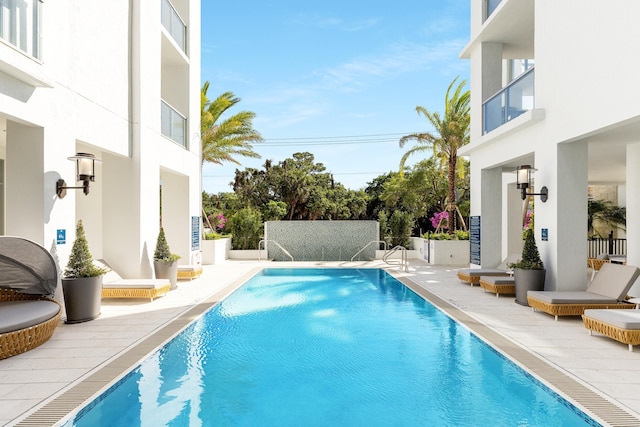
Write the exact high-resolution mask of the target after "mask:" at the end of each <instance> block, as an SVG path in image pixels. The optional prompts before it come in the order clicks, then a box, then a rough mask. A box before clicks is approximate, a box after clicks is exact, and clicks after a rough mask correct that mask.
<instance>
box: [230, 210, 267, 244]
mask: <svg viewBox="0 0 640 427" xmlns="http://www.w3.org/2000/svg"><path fill="white" fill-rule="evenodd" d="M228 227H229V230H230V231H231V234H232V238H231V245H232V246H233V249H240V250H243V249H258V244H259V243H260V239H261V238H262V234H263V223H262V214H261V213H260V211H258V210H257V209H253V208H244V209H241V210H239V211H238V212H236V213H235V214H233V216H232V217H231V218H230V219H229V224H228Z"/></svg>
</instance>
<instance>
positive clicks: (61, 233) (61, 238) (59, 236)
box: [56, 230, 67, 245]
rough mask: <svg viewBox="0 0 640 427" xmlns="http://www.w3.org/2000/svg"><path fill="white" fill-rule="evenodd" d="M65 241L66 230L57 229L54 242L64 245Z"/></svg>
mask: <svg viewBox="0 0 640 427" xmlns="http://www.w3.org/2000/svg"><path fill="white" fill-rule="evenodd" d="M65 243H67V230H57V231H56V244H57V245H64V244H65Z"/></svg>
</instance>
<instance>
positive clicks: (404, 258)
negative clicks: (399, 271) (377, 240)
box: [382, 245, 409, 271]
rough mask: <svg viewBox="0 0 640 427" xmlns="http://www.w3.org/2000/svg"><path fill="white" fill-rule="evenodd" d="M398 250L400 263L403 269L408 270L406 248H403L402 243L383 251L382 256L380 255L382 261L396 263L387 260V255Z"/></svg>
mask: <svg viewBox="0 0 640 427" xmlns="http://www.w3.org/2000/svg"><path fill="white" fill-rule="evenodd" d="M398 251H400V252H401V257H400V265H401V266H402V268H403V270H404V271H409V261H408V259H407V248H405V247H404V246H402V245H398V246H396V247H394V248H393V249H391V250H389V251H387V252H385V254H384V256H383V257H382V261H384V262H386V263H387V264H389V265H394V264H395V265H398V264H396V263H393V262H389V257H390V256H391V255H393V254H394V253H396V252H398Z"/></svg>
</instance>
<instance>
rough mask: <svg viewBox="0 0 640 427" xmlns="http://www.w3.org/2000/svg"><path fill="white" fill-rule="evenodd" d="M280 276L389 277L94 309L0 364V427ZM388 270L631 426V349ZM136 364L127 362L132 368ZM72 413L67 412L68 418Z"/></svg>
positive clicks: (634, 372) (638, 383)
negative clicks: (297, 282) (295, 280)
mask: <svg viewBox="0 0 640 427" xmlns="http://www.w3.org/2000/svg"><path fill="white" fill-rule="evenodd" d="M289 266H300V267H306V266H330V267H334V266H337V267H389V266H387V265H386V264H385V263H383V262H381V261H372V262H353V263H351V262H344V263H341V262H327V263H321V262H307V263H305V262H296V263H270V262H265V261H263V262H252V261H226V262H224V263H221V264H217V265H210V266H204V272H203V275H202V276H201V277H200V278H198V279H195V280H192V281H181V282H179V287H178V289H177V290H174V291H171V292H170V293H169V294H168V295H167V296H164V297H161V298H158V299H156V300H155V301H153V302H148V301H145V300H115V299H111V300H103V304H102V315H101V317H100V318H98V319H96V320H93V321H90V322H86V323H80V324H74V325H67V324H64V323H62V322H61V323H60V325H59V326H58V328H57V329H56V331H55V333H54V334H53V337H52V338H51V339H50V340H49V341H48V342H46V343H45V344H43V345H42V346H40V347H38V348H36V349H34V350H32V351H29V352H27V353H24V354H21V355H18V356H14V357H11V358H8V359H4V360H0V408H2V409H1V410H0V425H9V426H15V425H19V426H31V425H55V424H56V421H55V420H53V419H52V418H51V411H49V412H47V411H46V410H45V408H47V407H48V406H52V403H53V402H57V401H62V400H65V399H63V397H65V396H67V395H70V394H72V393H71V391H72V390H75V388H78V386H79V385H81V384H82V383H85V382H88V381H90V380H91V378H95V377H96V376H97V373H104V372H105V371H112V370H114V369H116V370H118V369H120V370H124V369H125V368H126V366H133V365H135V362H133V363H131V362H127V363H125V365H126V366H124V367H120V368H117V367H116V368H114V366H117V363H114V361H115V360H123V359H124V358H123V357H121V356H122V355H124V354H127V352H130V351H131V350H132V349H134V348H144V352H143V354H144V353H146V352H147V351H150V350H153V348H154V345H155V344H154V345H149V343H148V342H146V343H147V344H145V341H144V340H145V338H146V337H147V336H149V335H152V334H154V333H156V332H158V331H160V330H164V329H168V328H167V326H168V325H170V324H173V323H175V320H176V319H178V318H182V320H183V321H184V319H185V318H186V317H188V316H185V314H187V313H191V312H193V311H194V309H195V308H197V307H200V308H201V309H206V306H205V304H203V302H206V303H207V304H208V303H210V302H211V301H212V300H213V298H212V296H213V295H214V294H216V297H219V296H220V295H219V294H220V290H221V289H223V288H225V287H229V286H230V285H235V284H236V283H238V282H239V280H241V279H242V280H244V278H246V277H248V275H250V274H253V273H254V272H255V271H256V268H262V267H289ZM389 270H390V271H393V272H394V274H399V275H401V276H404V277H406V278H408V279H410V280H411V281H413V282H415V283H417V284H418V285H420V286H421V287H423V288H424V289H426V290H428V291H430V292H431V293H433V294H435V295H436V296H438V297H439V298H441V299H442V300H444V301H446V302H448V303H450V304H452V307H453V308H455V309H456V310H459V311H461V312H463V313H464V314H466V315H467V317H468V319H471V323H472V324H473V323H477V324H478V325H481V327H483V328H488V330H490V331H493V332H497V334H499V335H500V336H501V337H502V338H503V339H504V342H506V343H507V344H508V345H509V346H512V347H514V348H517V350H518V351H520V349H519V347H522V348H524V349H526V350H528V352H529V354H530V355H533V358H534V359H536V360H538V359H542V361H543V362H544V363H543V365H545V366H547V365H551V367H553V368H557V369H553V370H554V371H560V373H561V375H562V376H566V377H568V378H570V379H571V380H572V381H575V382H576V383H577V384H580V385H581V387H586V388H588V389H589V391H592V392H595V394H597V396H598V398H599V399H603V400H605V401H607V402H609V403H612V404H613V405H614V406H615V407H616V408H621V409H622V411H623V412H624V413H625V414H627V415H628V416H625V417H622V418H620V419H619V420H617V421H616V420H615V419H614V422H608V423H605V424H609V425H638V426H640V348H636V349H635V351H634V352H629V351H628V348H627V345H625V344H620V343H618V342H616V341H613V340H611V339H609V338H607V337H603V336H596V335H594V336H589V334H588V332H587V330H586V329H585V328H584V326H583V324H582V320H581V319H580V318H578V317H575V318H560V319H559V320H558V321H557V322H556V321H554V318H553V316H549V315H547V314H544V313H540V312H532V310H531V309H530V308H528V307H523V306H520V305H518V304H516V303H514V299H513V297H511V296H502V297H500V298H496V296H495V295H493V294H489V293H485V292H483V291H482V289H480V288H479V287H477V286H476V287H470V286H469V285H467V284H463V283H461V282H460V281H459V280H458V279H457V277H456V270H457V269H456V268H450V267H442V266H430V265H428V264H426V263H423V262H421V261H417V260H411V263H410V266H409V271H408V272H404V271H402V270H401V269H399V268H398V267H390V268H389ZM189 316H191V314H189ZM187 320H188V319H187ZM184 324H186V323H183V324H182V326H179V327H183V325H184ZM175 328H176V327H175V325H174V330H175ZM173 333H175V332H171V334H173ZM513 344H517V345H513ZM144 345H147V347H146V348H145V347H144ZM639 347H640V346H639ZM138 354H139V353H138ZM135 357H137V356H135ZM135 357H134V359H133V360H137V359H136V358H135ZM129 360H131V359H129ZM545 370H546V369H545ZM535 374H537V373H536V372H534V375H535ZM565 374H566V375H565ZM112 375H113V373H112ZM115 375H116V377H117V376H118V375H120V374H119V373H118V372H115ZM74 387H75V388H74ZM67 400H68V399H67ZM73 407H75V403H74V404H73V405H72V406H71V407H69V408H68V409H71V408H73ZM63 412H64V413H66V410H65V411H63ZM64 413H62V414H57V415H56V416H57V418H56V419H62V420H64V419H65V418H64ZM60 417H62V418H60ZM52 420H53V421H52ZM601 420H602V419H601Z"/></svg>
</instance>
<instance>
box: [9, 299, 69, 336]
mask: <svg viewBox="0 0 640 427" xmlns="http://www.w3.org/2000/svg"><path fill="white" fill-rule="evenodd" d="M58 311H60V306H59V305H58V304H56V303H55V302H53V301H46V300H37V301H35V300H31V301H7V302H2V303H0V333H6V332H13V331H17V330H19V329H24V328H28V327H30V326H34V325H37V324H39V323H42V322H45V321H47V320H49V319H51V318H52V317H54V316H55V315H56V314H58Z"/></svg>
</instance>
